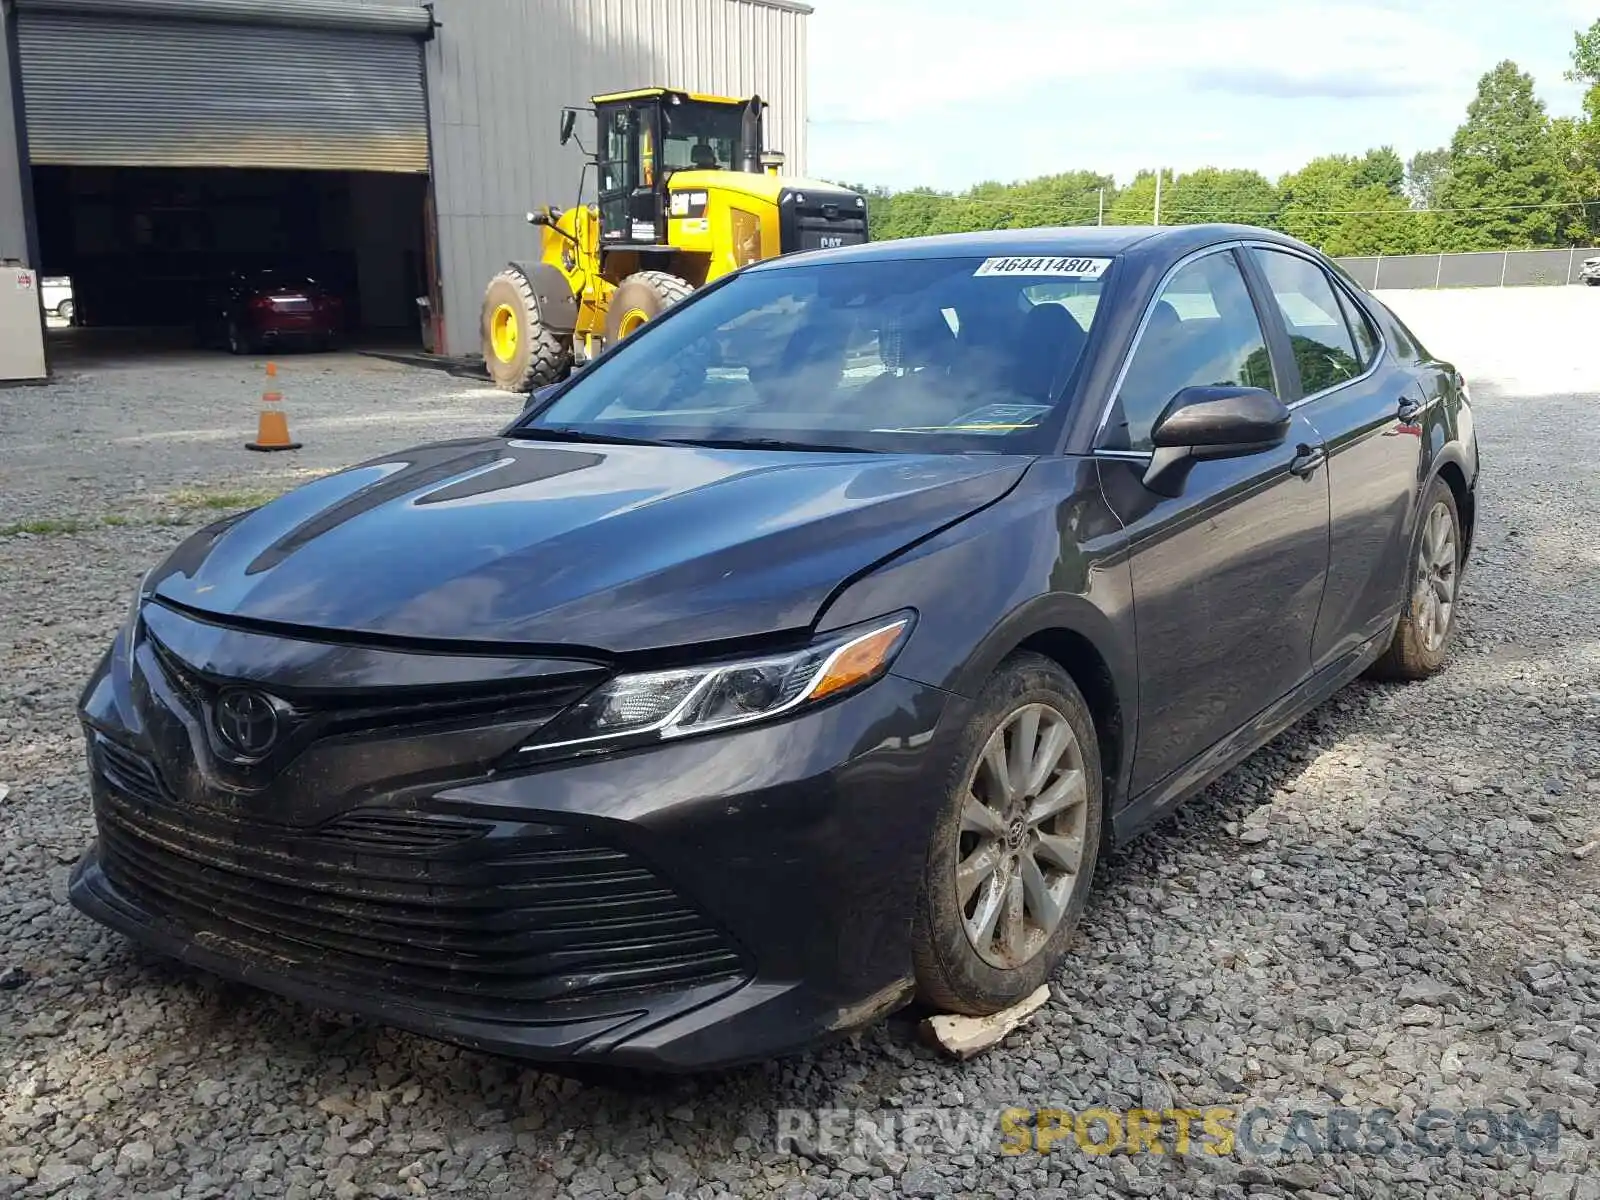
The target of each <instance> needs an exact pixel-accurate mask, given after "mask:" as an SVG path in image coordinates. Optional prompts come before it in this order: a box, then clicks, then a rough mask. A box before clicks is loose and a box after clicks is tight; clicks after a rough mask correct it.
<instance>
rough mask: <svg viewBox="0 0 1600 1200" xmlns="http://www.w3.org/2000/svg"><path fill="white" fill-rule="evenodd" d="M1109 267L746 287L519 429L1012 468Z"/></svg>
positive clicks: (1085, 262) (843, 276)
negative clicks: (938, 455)
mask: <svg viewBox="0 0 1600 1200" xmlns="http://www.w3.org/2000/svg"><path fill="white" fill-rule="evenodd" d="M1108 264H1109V260H1107V259H1104V258H1072V259H1061V258H1055V259H1046V258H1031V259H1021V258H1006V259H994V258H990V259H983V258H959V259H912V260H890V259H878V260H872V261H858V262H847V263H832V264H827V263H817V264H814V265H806V266H793V267H783V268H780V269H776V270H773V269H767V270H761V271H754V272H751V273H749V274H746V275H741V276H738V277H736V278H734V279H733V280H731V281H729V282H728V283H727V284H726V285H724V286H723V287H720V288H718V289H716V290H715V291H713V292H711V293H708V294H706V295H704V296H702V297H700V298H699V299H698V300H696V301H694V302H693V303H691V304H689V305H687V306H686V307H684V308H683V309H681V310H679V311H678V312H676V313H673V314H671V315H670V316H669V317H667V318H664V319H662V320H660V321H659V322H658V323H653V324H650V325H646V326H645V327H644V328H643V329H642V330H641V331H640V332H639V333H637V334H635V335H634V336H633V339H632V340H630V341H629V342H626V343H624V344H623V346H622V347H620V348H619V349H618V350H617V352H616V353H615V354H612V355H609V356H607V358H606V359H605V360H604V361H602V362H599V363H597V364H595V365H594V366H593V367H591V368H589V369H588V370H587V371H585V372H583V373H582V374H581V375H579V376H578V377H577V378H575V379H574V380H572V382H571V383H570V384H568V385H567V387H566V388H565V389H563V390H562V391H561V392H560V393H559V394H558V395H556V397H555V398H554V400H553V401H551V402H550V403H549V404H548V405H546V406H545V407H544V408H543V409H541V410H538V411H536V412H535V413H534V414H533V415H532V416H531V417H530V418H529V419H528V420H526V421H524V422H523V423H522V425H521V426H520V428H521V429H524V430H534V429H540V428H543V429H560V430H568V431H572V432H581V433H586V434H590V435H608V436H613V437H625V438H642V439H647V440H662V441H712V442H727V443H756V444H760V443H762V442H772V441H789V442H808V443H819V444H828V445H839V446H843V447H849V448H856V449H866V450H873V449H881V450H902V449H903V450H935V449H947V448H948V449H953V450H991V451H997V452H1010V451H1014V450H1017V449H1020V448H1022V446H1023V445H1024V444H1031V443H1032V441H1033V439H1032V437H1031V436H1030V435H1032V434H1034V433H1037V432H1038V430H1039V429H1040V428H1041V426H1043V425H1045V424H1046V422H1047V421H1048V420H1049V419H1050V418H1051V416H1052V415H1053V414H1054V413H1055V409H1056V403H1057V401H1058V399H1059V398H1060V397H1061V396H1062V395H1063V394H1064V393H1065V391H1066V389H1067V386H1068V384H1069V383H1070V382H1071V379H1072V376H1073V372H1074V370H1075V368H1076V367H1077V364H1078V360H1079V359H1080V357H1081V356H1082V353H1083V347H1084V344H1085V341H1086V340H1087V336H1088V331H1089V330H1090V328H1091V327H1092V325H1093V322H1094V319H1095V314H1096V310H1097V309H1098V307H1099V301H1100V292H1101V286H1102V283H1103V281H1104V273H1105V271H1106V268H1107V266H1108Z"/></svg>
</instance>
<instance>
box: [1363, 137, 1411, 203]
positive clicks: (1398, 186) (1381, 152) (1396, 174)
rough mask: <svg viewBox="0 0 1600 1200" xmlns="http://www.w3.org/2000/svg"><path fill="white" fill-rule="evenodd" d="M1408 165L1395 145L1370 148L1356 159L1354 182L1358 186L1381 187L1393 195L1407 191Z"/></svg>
mask: <svg viewBox="0 0 1600 1200" xmlns="http://www.w3.org/2000/svg"><path fill="white" fill-rule="evenodd" d="M1405 181H1406V165H1405V163H1403V162H1402V161H1401V160H1400V156H1399V155H1398V154H1397V153H1395V148H1394V147H1393V146H1379V147H1378V148H1377V149H1376V150H1368V151H1367V152H1366V154H1364V155H1362V156H1361V158H1359V159H1357V160H1356V165H1355V172H1354V182H1355V186H1356V187H1358V188H1364V187H1381V188H1383V189H1384V190H1385V191H1387V192H1389V193H1390V194H1391V195H1394V196H1399V195H1401V194H1402V193H1403V192H1404V191H1405Z"/></svg>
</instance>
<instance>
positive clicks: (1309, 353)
mask: <svg viewBox="0 0 1600 1200" xmlns="http://www.w3.org/2000/svg"><path fill="white" fill-rule="evenodd" d="M1253 253H1254V254H1255V256H1256V261H1257V262H1259V263H1260V264H1261V269H1262V271H1263V272H1264V273H1265V275H1266V277H1267V287H1268V288H1269V289H1270V290H1271V292H1272V298H1273V300H1275V301H1276V302H1277V305H1278V311H1279V312H1280V313H1282V314H1283V323H1284V325H1285V327H1286V328H1287V330H1288V334H1289V344H1290V345H1291V346H1292V347H1293V349H1294V361H1295V365H1296V366H1298V367H1299V368H1300V387H1301V390H1302V392H1303V393H1304V394H1305V395H1307V396H1311V395H1315V394H1316V393H1317V392H1325V391H1327V390H1328V389H1329V388H1333V387H1338V386H1339V385H1340V384H1341V383H1347V382H1349V381H1350V380H1352V379H1354V378H1355V377H1356V376H1358V375H1360V374H1361V373H1362V372H1363V371H1364V370H1365V369H1366V368H1365V367H1364V366H1363V365H1362V361H1361V358H1360V356H1359V355H1358V353H1357V350H1356V343H1355V339H1354V336H1353V335H1352V334H1351V332H1350V326H1349V324H1348V323H1347V321H1346V319H1345V313H1344V309H1343V308H1341V307H1340V305H1339V298H1338V296H1337V295H1335V293H1334V288H1333V283H1332V281H1331V280H1329V278H1328V276H1327V274H1326V273H1325V272H1324V271H1323V269H1322V268H1321V267H1319V266H1317V264H1316V263H1314V262H1312V261H1311V260H1309V259H1305V258H1301V257H1300V256H1299V255H1298V254H1290V253H1288V252H1286V251H1280V250H1255V251H1253Z"/></svg>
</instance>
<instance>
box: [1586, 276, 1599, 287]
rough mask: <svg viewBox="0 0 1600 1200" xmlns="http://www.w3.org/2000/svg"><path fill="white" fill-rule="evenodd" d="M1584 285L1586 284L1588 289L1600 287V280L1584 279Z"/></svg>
mask: <svg viewBox="0 0 1600 1200" xmlns="http://www.w3.org/2000/svg"><path fill="white" fill-rule="evenodd" d="M1584 283H1586V284H1588V285H1589V286H1590V287H1600V279H1588V278H1585V279H1584Z"/></svg>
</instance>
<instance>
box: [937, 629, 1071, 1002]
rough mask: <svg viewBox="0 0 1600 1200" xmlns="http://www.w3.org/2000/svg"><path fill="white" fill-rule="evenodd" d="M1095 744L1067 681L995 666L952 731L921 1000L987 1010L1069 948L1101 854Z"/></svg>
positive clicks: (1058, 672) (1028, 668)
mask: <svg viewBox="0 0 1600 1200" xmlns="http://www.w3.org/2000/svg"><path fill="white" fill-rule="evenodd" d="M1101 793H1102V789H1101V775H1100V748H1099V742H1098V740H1097V739H1096V736H1095V728H1094V719H1093V717H1092V716H1091V714H1090V712H1089V706H1088V705H1087V704H1086V703H1084V699H1083V696H1082V694H1081V693H1080V692H1079V691H1078V689H1077V687H1076V686H1075V685H1074V684H1073V682H1072V679H1071V677H1070V676H1068V675H1067V673H1066V672H1065V671H1063V670H1062V669H1061V668H1060V667H1059V666H1057V665H1056V664H1055V663H1053V662H1051V661H1050V660H1049V659H1047V658H1044V657H1042V656H1041V655H1037V654H1027V653H1023V654H1016V655H1013V656H1012V657H1011V658H1009V659H1007V660H1006V661H1005V662H1004V663H1002V664H1001V666H1000V669H999V670H998V671H997V672H996V673H995V675H994V677H993V678H992V679H991V680H990V681H989V683H988V685H987V686H986V687H985V688H984V689H983V692H982V693H981V694H980V696H979V698H978V702H977V705H976V711H975V712H974V714H973V717H972V720H971V722H970V723H969V724H968V726H967V728H966V730H965V732H964V733H963V734H962V739H961V743H960V745H959V748H958V751H957V755H956V760H955V763H954V765H953V767H952V771H951V775H950V778H949V784H948V792H947V794H946V797H945V807H944V811H943V813H942V815H941V817H940V819H939V822H938V825H937V827H936V828H935V830H934V834H933V842H932V844H931V845H930V846H929V848H928V857H927V863H926V866H925V868H924V876H923V882H922V889H921V894H920V896H919V897H918V901H917V908H916V918H915V927H914V930H913V953H914V956H915V962H916V974H917V994H918V996H919V998H920V999H921V1000H923V1001H924V1002H925V1003H927V1004H929V1005H932V1006H933V1007H935V1008H937V1009H939V1010H940V1011H942V1012H957V1013H967V1014H970V1015H973V1016H986V1015H988V1014H989V1013H995V1012H999V1011H1000V1010H1002V1009H1005V1008H1009V1007H1011V1006H1012V1005H1013V1004H1016V1003H1018V1002H1019V1001H1021V1000H1023V999H1024V998H1026V997H1027V996H1028V995H1029V994H1030V993H1031V992H1033V991H1034V990H1035V989H1037V988H1038V987H1039V986H1040V985H1041V984H1043V983H1045V982H1046V981H1047V980H1048V979H1049V978H1050V976H1051V974H1052V972H1054V970H1055V968H1056V966H1057V965H1058V964H1059V963H1060V962H1061V959H1062V958H1063V957H1064V956H1065V954H1066V951H1067V946H1068V944H1069V942H1070V941H1071V938H1072V932H1073V930H1074V928H1075V927H1076V926H1077V924H1078V920H1079V918H1080V917H1081V916H1082V915H1083V909H1084V905H1085V904H1086V903H1087V902H1088V898H1089V889H1090V885H1091V883H1092V881H1093V878H1094V867H1095V861H1096V859H1097V858H1098V856H1099V849H1100V822H1101Z"/></svg>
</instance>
